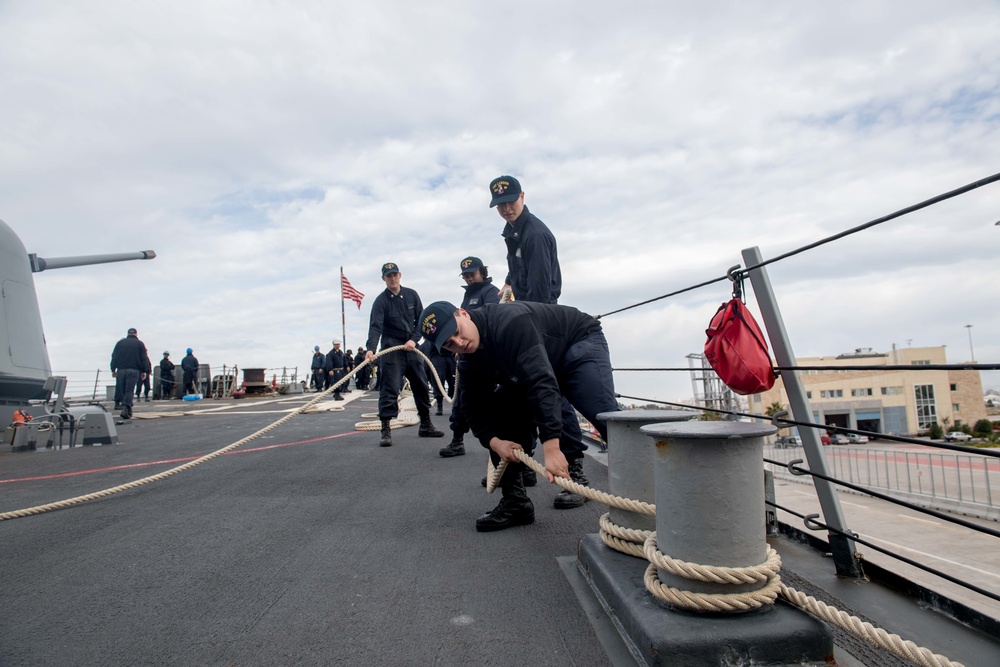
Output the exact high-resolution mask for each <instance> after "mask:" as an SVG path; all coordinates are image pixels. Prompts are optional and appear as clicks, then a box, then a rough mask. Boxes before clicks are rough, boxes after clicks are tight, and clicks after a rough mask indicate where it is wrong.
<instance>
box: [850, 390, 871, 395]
mask: <svg viewBox="0 0 1000 667" xmlns="http://www.w3.org/2000/svg"><path fill="white" fill-rule="evenodd" d="M871 395H872V390H871V389H852V390H851V396H871Z"/></svg>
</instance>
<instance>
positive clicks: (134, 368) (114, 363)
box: [111, 328, 150, 419]
mask: <svg viewBox="0 0 1000 667" xmlns="http://www.w3.org/2000/svg"><path fill="white" fill-rule="evenodd" d="M127 334H128V335H126V336H125V338H122V339H121V340H119V341H118V342H117V343H115V349H114V350H113V351H112V352H111V377H113V378H115V379H116V382H115V397H118V396H121V402H122V406H121V409H122V411H121V418H122V419H131V418H132V397H133V396H134V395H135V385H136V384H137V383H138V382H140V381H141V380H143V379H144V378H145V377H146V376H147V375H149V370H150V368H149V353H148V352H147V351H146V345H145V344H144V343H143V342H142V341H141V340H139V336H138V332H137V331H136V330H135V329H134V328H130V329H129V330H128V332H127Z"/></svg>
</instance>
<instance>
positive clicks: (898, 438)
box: [615, 394, 1000, 458]
mask: <svg viewBox="0 0 1000 667" xmlns="http://www.w3.org/2000/svg"><path fill="white" fill-rule="evenodd" d="M615 397H617V398H627V399H629V400H633V401H645V402H646V403H658V404H660V405H670V406H674V407H679V408H684V409H687V410H691V411H693V412H694V411H697V412H712V413H716V414H722V415H732V416H734V417H748V418H750V419H762V420H764V421H769V422H771V423H773V424H774V425H775V426H777V427H779V428H784V427H785V426H803V427H805V428H811V429H815V430H820V431H830V432H831V433H846V434H852V433H853V434H854V435H863V436H866V437H868V436H874V437H877V438H878V439H880V440H888V441H890V442H902V443H906V444H910V445H920V446H922V447H935V448H937V449H948V450H951V451H956V452H962V453H963V454H977V455H979V456H986V457H991V458H1000V451H998V450H994V449H977V448H976V447H966V446H964V445H956V444H953V443H950V442H928V441H926V440H920V439H917V438H908V437H906V436H904V435H892V434H889V433H878V432H876V431H861V430H858V429H855V428H847V427H845V426H835V425H833V424H815V423H813V422H803V421H797V420H795V419H787V418H785V417H778V416H776V415H775V416H772V415H760V414H756V413H753V412H738V411H735V410H723V409H721V408H710V407H707V406H692V405H690V404H688V403H676V402H673V401H661V400H659V399H655V398H643V397H641V396H627V395H625V394H615Z"/></svg>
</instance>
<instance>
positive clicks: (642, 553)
mask: <svg viewBox="0 0 1000 667" xmlns="http://www.w3.org/2000/svg"><path fill="white" fill-rule="evenodd" d="M514 455H515V456H516V457H517V459H518V460H519V461H521V463H524V464H525V465H526V466H528V467H529V468H531V469H532V470H534V471H535V473H536V474H539V475H545V474H547V473H546V470H545V467H544V466H543V465H542V464H540V463H539V462H538V461H536V460H534V459H533V458H531V457H530V456H528V454H527V453H526V452H524V450H520V449H516V450H514ZM506 467H507V462H506V461H501V463H500V465H499V466H497V467H496V470H495V471H492V472H493V475H494V476H495V477H496V480H494V483H495V484H496V483H498V482H499V479H500V477H501V476H502V475H503V471H504V469H505V468H506ZM487 481H488V482H489V481H491V480H490V478H488V479H487ZM555 483H556V484H557V485H558V486H560V487H562V488H563V489H566V490H568V491H571V492H573V493H576V494H579V495H581V496H585V497H587V498H589V499H591V500H596V501H597V502H600V503H603V504H605V505H608V506H610V507H614V508H616V509H621V510H627V511H630V512H635V513H637V514H643V515H646V516H655V515H656V506H655V505H653V504H650V503H646V502H642V501H639V500H632V499H629V498H622V497H620V496H614V495H611V494H609V493H605V492H603V491H600V490H597V489H592V488H590V487H589V486H583V485H581V484H577V483H576V482H573V481H571V480H568V479H565V478H563V477H556V478H555ZM600 528H601V539H602V541H603V542H604V543H605V544H606V545H608V546H609V547H611V548H612V549H615V550H617V551H620V552H622V553H625V554H628V555H629V556H634V557H636V558H643V559H645V560H647V561H649V566H648V567H647V568H646V571H645V573H644V575H643V583H644V584H645V586H646V590H647V591H649V592H650V594H652V595H653V596H655V597H656V598H658V599H660V600H663V601H664V602H667V603H668V604H672V605H674V606H676V607H680V608H682V609H689V610H692V611H697V612H728V613H734V612H744V611H750V610H752V609H758V608H760V607H763V606H764V605H768V604H774V602H775V600H776V599H777V598H778V597H779V596H780V597H781V598H783V599H784V600H786V601H787V602H789V603H791V604H793V605H795V606H796V607H799V608H800V609H802V610H803V611H806V612H808V613H810V614H812V615H813V616H815V617H817V618H819V619H820V620H823V621H825V622H827V623H831V624H833V625H836V626H837V627H839V628H841V629H842V630H844V631H846V632H849V633H851V634H853V635H854V636H856V637H858V638H860V639H863V640H865V641H867V642H868V643H870V644H872V645H873V646H876V647H878V648H881V649H884V650H886V651H889V652H890V653H893V654H894V655H897V656H899V657H901V658H903V659H906V660H909V661H911V662H913V663H914V664H917V665H919V666H920V667H963V665H962V664H961V663H958V662H953V661H952V660H949V659H948V658H947V657H945V656H943V655H940V654H937V653H934V652H932V651H931V650H929V649H926V648H923V647H920V646H917V645H916V644H915V643H913V642H912V641H910V640H908V639H903V638H902V637H900V636H899V635H896V634H892V633H889V632H887V631H885V630H883V629H881V628H876V627H875V626H873V625H872V624H871V623H867V622H864V621H862V620H861V619H859V618H857V617H855V616H851V615H850V614H848V613H846V612H843V611H840V610H839V609H836V608H835V607H831V606H829V605H827V604H824V603H823V602H821V601H819V600H816V599H815V598H813V597H812V596H809V595H806V594H804V593H801V592H799V591H797V590H795V589H794V588H790V587H789V586H786V585H785V584H783V583H782V582H781V576H780V571H781V557H780V556H779V555H778V553H777V552H776V551H775V550H774V549H773V548H771V546H770V545H765V546H766V552H765V553H766V556H767V558H766V560H765V561H764V562H763V563H760V564H758V565H751V566H747V567H719V566H709V565H699V564H697V563H689V562H686V561H682V560H677V559H674V558H670V557H669V556H667V555H666V554H663V553H662V552H660V551H659V549H658V548H657V544H656V532H655V531H648V530H635V529H630V528H624V527H622V526H618V525H616V524H615V523H614V522H612V521H611V519H610V514H607V513H606V514H604V515H602V516H601V519H600ZM659 569H662V570H665V571H666V572H669V573H670V574H672V575H674V576H677V577H682V578H685V579H691V580H693V581H702V582H709V583H715V584H732V585H747V584H762V586H761V587H760V588H758V589H757V590H754V591H746V592H740V593H695V592H692V591H683V590H679V589H677V588H673V587H671V586H667V585H665V584H664V583H663V582H661V581H660V579H659V573H658V570H659Z"/></svg>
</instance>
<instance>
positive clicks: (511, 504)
mask: <svg viewBox="0 0 1000 667" xmlns="http://www.w3.org/2000/svg"><path fill="white" fill-rule="evenodd" d="M420 332H421V333H422V334H423V335H424V337H425V338H427V339H428V340H430V341H431V342H432V343H434V345H436V346H437V347H438V348H439V349H444V350H448V351H450V352H454V353H456V354H458V355H459V363H458V372H459V378H460V380H459V385H458V395H459V399H458V400H459V401H460V402H461V406H462V412H463V414H464V415H465V417H466V418H467V419H468V420H469V424H470V426H471V427H472V433H473V434H474V435H475V436H476V438H477V439H478V440H479V442H480V443H481V444H482V445H483V446H484V447H487V448H488V449H489V450H490V457H491V458H492V460H493V462H494V464H497V463H499V462H500V460H504V461H507V462H508V465H507V470H506V471H505V472H504V474H503V477H501V479H500V488H501V490H502V492H503V498H502V499H501V500H500V503H499V504H498V505H497V506H496V507H495V508H494V509H493V510H492V511H490V512H488V513H486V514H484V515H482V516H481V517H479V518H478V519H477V520H476V530H478V531H481V532H485V531H494V530H503V529H505V528H510V527H512V526H518V525H522V524H528V523H532V522H533V521H534V520H535V510H534V506H533V505H532V503H531V500H530V499H529V498H528V495H527V492H526V491H525V488H524V482H523V480H522V477H521V472H522V470H523V469H524V467H525V466H524V464H523V463H521V462H520V461H518V459H517V457H516V456H515V455H514V450H517V449H522V450H524V451H526V452H527V453H528V454H529V455H530V454H531V452H532V450H533V448H534V445H535V434H536V433H537V434H538V438H539V439H540V440H541V441H542V451H543V453H544V456H545V469H546V472H547V474H548V478H549V481H550V482H551V481H553V480H554V478H555V477H564V478H566V479H572V475H571V473H570V463H569V461H568V459H567V457H566V456H565V455H564V454H563V452H562V451H561V447H560V434H561V433H562V432H563V425H562V421H563V420H562V404H563V402H564V401H568V402H569V403H570V404H571V405H572V406H574V407H575V408H576V409H578V410H579V411H580V412H581V413H582V414H583V416H584V417H586V418H587V419H588V420H590V422H591V423H592V424H593V425H594V426H595V427H596V428H597V430H598V431H599V432H600V434H601V437H603V438H605V440H606V439H607V425H606V424H605V422H603V421H601V420H599V419H598V418H597V415H598V414H600V413H601V412H611V411H614V410H617V409H618V401H617V399H616V398H615V389H614V379H613V377H612V372H611V356H610V353H609V351H608V342H607V340H606V339H605V338H604V332H603V331H602V330H601V323H600V322H599V321H598V320H597V319H596V318H594V317H591V316H590V315H588V314H586V313H583V312H580V311H579V310H577V309H576V308H572V307H570V306H559V305H555V304H539V303H529V302H525V301H515V302H513V303H509V304H498V305H489V306H484V307H483V308H480V309H479V310H474V311H471V312H470V311H467V310H465V309H464V308H455V306H454V305H452V304H451V303H448V302H447V301H437V302H435V303H432V304H431V305H429V306H428V307H427V308H425V309H424V310H423V312H422V313H421V314H420Z"/></svg>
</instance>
